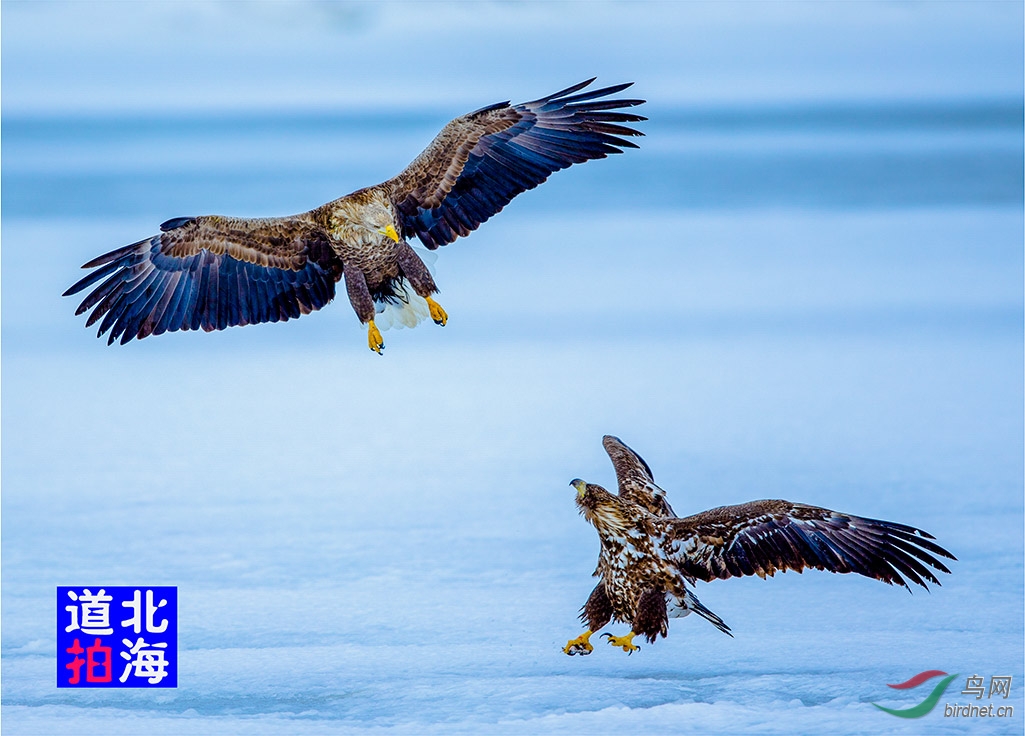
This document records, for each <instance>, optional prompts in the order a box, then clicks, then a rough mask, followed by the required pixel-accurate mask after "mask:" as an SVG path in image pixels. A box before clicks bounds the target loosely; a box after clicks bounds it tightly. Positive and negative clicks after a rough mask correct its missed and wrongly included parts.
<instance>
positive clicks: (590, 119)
mask: <svg viewBox="0 0 1025 736" xmlns="http://www.w3.org/2000/svg"><path fill="white" fill-rule="evenodd" d="M593 81H594V79H589V80H587V81H585V82H581V83H580V84H575V85H573V86H572V87H569V88H567V89H564V90H562V91H561V92H556V93H555V94H552V95H548V96H547V97H542V98H541V99H539V100H534V101H533V102H524V103H522V104H519V105H511V104H509V103H508V102H499V103H497V104H495V105H489V106H487V107H483V108H481V109H480V110H477V111H476V112H471V113H470V114H468V115H463V116H462V117H458V118H456V119H455V120H453V121H452V122H450V123H449V124H448V125H446V126H445V127H444V128H443V129H442V131H441V132H440V133H439V134H438V136H437V137H436V138H435V139H434V141H433V142H432V143H431V144H430V145H429V146H428V147H427V148H426V150H424V151H423V153H421V154H420V155H419V156H417V158H416V159H415V160H414V161H413V163H411V164H410V165H409V166H408V167H407V168H406V170H405V171H403V172H402V173H401V174H399V175H398V176H396V177H395V178H393V179H389V180H388V181H386V182H384V183H383V184H378V185H377V186H373V187H368V188H366V189H360V190H358V191H355V192H353V193H352V194H349V195H346V196H344V197H342V198H341V199H336V200H334V201H333V202H328V203H327V204H325V205H323V206H321V207H318V208H316V209H314V210H310V211H309V212H305V213H302V214H299V215H293V216H291V217H275V218H261V219H243V218H238V217H221V216H219V215H203V216H199V217H176V218H174V219H171V220H168V221H166V222H165V223H163V224H162V225H161V226H160V230H161V233H160V234H159V235H154V236H153V237H150V238H146V239H145V240H140V241H139V242H138V243H133V244H132V245H127V246H125V247H123V248H118V249H117V250H114V251H111V252H110V253H107V254H106V255H102V256H100V257H99V258H95V259H93V260H91V261H89V262H88V263H86V264H85V265H84V266H83V268H89V269H95V270H94V271H92V272H91V273H90V274H89V275H87V276H86V277H85V278H83V279H82V280H81V281H79V282H78V283H76V284H75V285H74V286H72V287H71V288H70V289H68V290H67V291H66V292H64V296H70V295H72V294H77V293H78V292H80V291H82V290H84V289H87V288H90V287H93V288H92V290H91V291H90V292H89V294H88V296H86V297H85V299H84V300H83V301H82V303H81V304H80V305H79V307H78V310H77V312H76V314H82V313H84V312H86V311H88V310H90V309H91V310H92V312H91V313H90V314H89V317H88V319H87V320H86V326H87V327H88V326H90V325H93V324H95V323H96V322H99V323H100V326H99V332H98V333H97V337H100V336H102V335H104V334H105V333H107V332H108V331H109V332H110V335H109V337H108V339H107V344H108V345H109V344H112V343H113V342H114V341H115V340H118V339H120V341H121V344H124V343H126V342H129V341H130V340H132V339H133V338H140V339H141V338H144V337H147V336H149V335H159V334H161V333H163V332H174V331H175V330H198V329H203V330H205V331H207V332H210V331H212V330H223V329H224V328H225V327H231V326H233V325H248V324H258V323H261V322H278V321H279V320H280V321H286V320H288V319H291V318H295V317H298V316H299V315H302V314H307V313H309V312H312V311H314V310H316V309H320V308H321V307H323V306H324V305H325V304H327V303H328V302H330V301H331V300H332V299H333V298H334V296H335V284H336V283H337V282H338V281H341V280H342V279H343V278H344V279H345V291H346V293H347V294H348V296H349V302H350V303H351V304H352V308H353V310H354V311H355V312H356V316H357V317H359V319H360V322H362V323H363V324H366V325H367V328H368V332H367V340H368V343H369V345H370V349H371V350H374V351H376V352H377V353H379V354H380V352H381V349H382V348H383V347H384V341H383V339H382V338H381V331H380V328H379V327H378V325H377V324H375V317H377V316H378V315H379V314H380V315H382V317H381V323H382V324H381V328H383V329H387V328H388V326H389V325H390V324H392V323H397V324H399V325H406V326H409V327H412V326H415V325H416V324H418V323H419V322H420V321H421V320H422V319H424V318H426V317H427V316H430V317H431V318H432V319H433V320H434V322H436V323H437V324H439V325H444V324H445V322H446V321H447V319H448V315H447V314H446V312H445V310H444V309H442V308H441V306H440V305H439V304H438V303H437V302H436V301H435V300H434V299H433V295H434V294H436V293H438V287H437V286H436V285H435V283H434V279H433V277H432V276H431V273H430V271H429V270H428V268H427V266H426V265H425V264H424V262H423V260H422V259H421V258H420V256H419V255H417V253H416V252H415V251H414V250H413V248H412V247H411V246H410V245H409V243H408V242H407V240H408V239H410V238H412V237H414V236H415V237H416V238H418V239H419V240H420V242H421V243H422V244H423V245H424V246H426V247H427V248H429V249H430V250H434V249H436V248H438V247H439V246H442V245H447V244H449V243H451V242H453V241H454V240H455V239H456V238H457V237H459V236H465V235H469V234H470V232H472V231H473V230H476V229H477V227H478V226H479V225H480V224H481V223H482V222H485V221H486V220H487V219H488V218H490V217H491V216H492V215H494V214H496V213H497V212H500V211H501V210H502V208H503V207H505V205H507V204H508V203H509V202H510V201H511V200H512V198H513V197H515V196H516V195H517V194H519V193H520V192H523V191H526V190H527V189H533V188H534V187H536V186H537V185H538V184H540V183H541V182H543V181H545V180H546V179H547V178H548V176H549V175H550V174H552V172H554V171H558V170H560V169H564V168H566V167H568V166H571V165H572V164H578V163H583V162H584V161H589V160H591V159H598V158H605V157H606V156H608V155H609V154H612V153H622V152H623V151H622V149H623V148H636V147H637V146H636V144H634V143H632V142H630V141H628V140H625V139H624V138H623V136H637V135H642V134H641V133H640V132H639V131H637V130H634V129H633V128H631V127H628V126H626V125H623V123H633V122H640V121H643V120H645V119H646V118H644V117H642V116H640V115H634V114H632V113H627V112H621V111H620V109H621V108H629V107H634V106H636V105H640V104H642V103H643V102H644V100H632V99H609V96H610V95H614V94H616V93H618V92H621V91H622V90H624V89H626V88H627V87H629V86H630V84H618V85H615V86H613V87H605V88H603V89H596V90H591V91H587V92H580V90H582V89H584V88H585V87H587V86H588V85H590V84H591V82H593ZM578 92H579V94H576V93H578Z"/></svg>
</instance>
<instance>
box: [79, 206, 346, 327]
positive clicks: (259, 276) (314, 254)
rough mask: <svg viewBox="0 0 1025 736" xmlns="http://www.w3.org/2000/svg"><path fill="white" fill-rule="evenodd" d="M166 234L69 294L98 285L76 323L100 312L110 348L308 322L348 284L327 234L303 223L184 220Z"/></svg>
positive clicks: (124, 251) (108, 259)
mask: <svg viewBox="0 0 1025 736" xmlns="http://www.w3.org/2000/svg"><path fill="white" fill-rule="evenodd" d="M161 230H163V232H162V233H161V234H160V235H154V236H153V237H151V238H147V239H146V240H141V241H139V242H138V243H133V244H132V245H128V246H125V247H123V248H119V249H117V250H114V251H111V252H110V253H107V254H105V255H102V256H100V257H99V258H96V259H94V260H92V261H90V262H89V263H86V264H85V265H84V266H83V268H92V269H96V270H94V271H93V272H92V273H90V274H89V275H87V276H86V277H84V278H83V279H81V280H80V281H79V282H78V283H76V284H75V285H74V286H72V287H71V288H70V289H68V290H67V291H66V292H64V296H70V295H72V294H76V293H78V292H80V291H82V290H83V289H86V288H88V287H91V286H94V285H95V288H93V289H92V291H90V292H89V294H88V295H87V296H86V297H85V299H84V300H83V301H82V303H81V304H80V305H79V307H78V310H77V312H76V314H82V313H83V312H85V311H87V310H89V309H92V310H93V311H92V313H91V314H90V315H89V318H88V320H87V321H86V326H89V325H92V324H94V323H95V322H97V321H100V320H101V319H102V321H101V322H100V327H99V332H98V333H97V336H101V335H103V334H104V333H106V332H107V331H108V330H109V331H110V336H109V338H108V340H107V343H108V344H110V343H113V342H114V341H115V340H117V339H118V338H120V340H121V343H122V344H124V343H126V342H128V341H130V340H132V339H133V338H143V337H146V336H148V335H159V334H161V333H162V332H174V331H175V330H197V329H203V330H206V331H208V332H209V331H211V330H223V329H224V328H225V327H230V326H233V325H246V324H257V323H261V322H277V321H279V320H287V319H290V318H293V317H298V316H299V315H300V314H307V313H309V312H311V311H313V310H315V309H320V308H321V307H322V306H324V305H325V304H327V303H328V302H329V301H331V299H332V298H333V297H334V289H335V286H334V285H335V282H336V281H338V279H339V278H341V262H340V261H339V260H338V259H337V257H336V256H335V254H334V251H333V250H332V249H331V246H330V241H329V238H328V236H327V234H326V233H324V232H323V231H322V230H321V229H319V228H318V227H317V226H316V225H314V224H312V223H310V222H307V221H305V220H304V219H302V218H298V217H290V218H271V219H242V218H228V217H217V216H204V217H192V218H177V219H174V220H168V221H167V222H165V223H164V224H163V225H161ZM97 284H98V285H97Z"/></svg>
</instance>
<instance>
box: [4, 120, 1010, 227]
mask: <svg viewBox="0 0 1025 736" xmlns="http://www.w3.org/2000/svg"><path fill="white" fill-rule="evenodd" d="M644 112H645V113H646V114H648V115H649V116H650V117H651V118H652V120H651V121H650V122H649V123H647V124H644V125H643V126H642V127H643V130H644V132H645V133H646V135H647V137H646V138H645V139H644V141H643V146H642V150H640V151H637V152H631V153H630V155H629V156H628V157H625V159H624V160H623V161H620V162H617V165H616V166H615V167H609V166H591V167H585V168H584V169H582V170H581V171H575V172H574V176H573V178H572V179H568V178H564V177H555V178H554V179H553V181H552V183H551V184H550V185H549V186H548V187H547V188H548V189H551V188H554V189H555V190H556V191H555V192H553V193H551V194H549V196H547V197H529V198H528V199H527V200H526V202H529V204H527V203H524V204H523V205H522V206H523V207H529V208H530V209H531V210H534V211H540V210H542V209H559V210H565V209H566V208H575V209H578V210H586V209H589V208H591V207H594V206H600V207H608V206H613V205H614V206H616V207H619V208H629V209H638V208H639V209H650V208H673V209H690V208H703V209H707V208H730V207H787V206H798V207H830V208H844V207H883V208H892V207H909V206H911V207H921V206H937V205H1013V204H1016V203H1019V202H1020V201H1021V199H1022V194H1023V178H1022V176H1023V175H1022V167H1021V165H1020V163H1021V158H1022V153H1023V148H1022V138H1021V120H1022V105H1021V102H1020V101H1017V100H995V101H994V100H983V101H977V102H970V101H967V102H966V101H963V100H961V101H954V102H949V103H933V104H924V103H907V104H898V103H893V104H876V105H860V106H856V105H851V104H847V105H834V106H797V107H791V108H787V107H764V106H763V107H752V108H738V107H723V108H708V107H703V108H697V109H664V108H661V109H660V108H659V107H657V106H648V107H647V108H646V109H645V110H644ZM445 122H447V118H446V115H445V114H437V115H425V114H423V113H415V114H414V113H408V114H401V113H393V114H390V115H386V114H383V113H377V114H367V115H353V114H349V115H324V114H311V115H307V116H297V115H287V116H286V115H247V116H230V115H214V116H188V117H177V118H174V117H172V118H170V119H167V118H166V117H160V118H156V117H151V118H139V117H136V118H130V119H122V118H102V117H87V118H68V117H56V118H13V119H12V118H10V117H6V118H5V119H4V121H3V131H2V132H3V152H4V169H3V187H4V205H3V206H4V214H5V216H7V217H54V216H57V217H90V216H104V217H112V216H113V217H117V216H134V215H139V214H145V215H151V216H154V217H162V216H164V215H166V213H168V212H186V213H200V212H207V211H216V212H228V211H231V212H233V213H238V214H255V213H261V214H265V215H269V214H285V213H288V212H291V211H299V210H302V209H307V208H309V207H311V206H314V204H312V203H320V202H322V201H327V200H328V199H332V198H334V197H336V196H339V195H340V194H341V193H344V192H345V191H348V190H352V189H356V188H358V187H360V186H365V185H367V184H370V183H375V182H377V181H383V180H384V179H386V178H388V177H389V176H392V175H393V174H395V173H397V172H398V171H399V170H401V168H403V167H404V166H405V165H406V164H407V163H408V162H409V161H411V160H412V158H413V157H414V156H415V155H416V154H417V153H418V152H419V150H420V149H421V148H422V147H424V146H425V145H426V144H427V143H428V142H429V140H430V137H431V136H432V135H433V134H434V132H435V131H437V130H438V129H440V127H441V126H442V125H444V123H445ZM623 180H627V181H629V182H630V183H631V186H629V187H619V188H618V189H615V190H614V191H615V194H614V195H611V196H610V195H607V194H605V193H608V192H609V191H610V189H611V188H612V186H611V185H613V184H614V183H615V182H619V181H623ZM596 198H598V199H597V201H596ZM210 208H213V209H212V210H211V209H210ZM283 208H284V209H283Z"/></svg>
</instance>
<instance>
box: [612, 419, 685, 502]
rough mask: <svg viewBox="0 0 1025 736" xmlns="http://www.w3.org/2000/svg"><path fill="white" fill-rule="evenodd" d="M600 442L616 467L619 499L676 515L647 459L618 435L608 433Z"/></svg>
mask: <svg viewBox="0 0 1025 736" xmlns="http://www.w3.org/2000/svg"><path fill="white" fill-rule="evenodd" d="M601 443H602V445H603V446H604V447H605V452H607V453H608V454H609V459H610V460H612V467H613V468H615V470H616V481H617V482H618V483H619V497H620V498H622V499H625V500H627V501H630V502H631V503H635V504H637V505H639V506H642V507H643V508H644V509H646V510H647V511H648V512H649V513H652V514H655V515H656V516H668V517H675V516H676V514H675V513H673V508H672V507H671V506H670V505H669V502H668V501H667V500H666V492H665V491H663V490H662V489H661V488H659V487H658V486H657V485H656V484H655V477H654V476H653V475H652V473H651V468H650V467H648V464H647V463H646V462H644V458H642V457H641V456H640V455H638V454H637V453H636V452H634V451H633V450H632V449H631V448H630V447H628V446H627V445H626V444H625V443H624V442H623V441H622V440H621V439H619V438H618V437H613V436H612V435H608V434H607V435H605V436H604V437H602V440H601Z"/></svg>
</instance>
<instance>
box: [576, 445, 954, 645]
mask: <svg viewBox="0 0 1025 736" xmlns="http://www.w3.org/2000/svg"><path fill="white" fill-rule="evenodd" d="M602 443H603V444H604V445H605V450H606V451H607V452H608V454H609V457H610V458H612V464H613V466H614V467H615V469H616V478H617V480H618V482H619V494H618V495H617V494H614V493H610V492H609V491H607V490H605V489H604V488H602V487H601V486H598V485H594V484H592V483H586V482H584V481H582V480H579V479H578V480H574V481H573V482H572V483H571V485H572V486H574V487H575V488H576V489H577V499H576V502H577V507H578V508H579V509H580V513H581V514H583V516H584V518H586V519H587V520H588V521H589V522H590V523H591V524H593V525H594V528H595V529H597V530H598V537H599V539H600V540H601V552H600V555H599V558H598V569H597V570H596V571H595V573H594V574H595V576H600V578H601V580H600V581H599V583H598V585H597V586H595V588H594V590H593V591H592V592H591V595H590V597H589V598H588V599H587V603H585V604H584V607H583V608H582V609H581V611H582V612H581V616H580V618H581V620H582V621H583V622H584V623H585V624H586V625H587V631H585V632H584V633H583V634H581V635H580V636H578V637H577V638H575V639H571V640H570V641H569V642H567V644H566V646H565V647H564V648H563V651H564V652H565V653H566V654H570V655H573V654H590V653H591V651H592V650H593V647H592V645H591V643H590V641H589V639H590V637H591V635H592V634H593V633H594V632H596V631H598V630H599V629H601V628H603V627H604V626H605V625H606V624H608V623H609V621H611V620H613V619H615V620H616V621H618V622H622V623H628V624H630V627H631V630H630V632H629V633H628V634H627V635H626V636H611V635H609V634H605V636H607V637H608V638H609V643H610V644H612V645H613V646H617V647H622V649H623V651H624V652H628V653H631V654H632V653H633V652H635V651H637V650H638V649H639V648H640V647H638V646H637V645H636V644H634V643H633V639H634V637H635V636H637V635H639V634H640V635H643V636H644V637H646V638H647V639H648V641H650V642H654V641H655V639H656V638H657V637H658V636H659V635H660V634H661V635H662V636H663V637H664V636H666V635H667V634H668V632H669V619H670V618H682V617H683V616H687V615H688V614H690V613H691V612H694V613H697V614H698V615H700V616H702V617H703V618H705V619H707V620H708V621H710V622H711V623H712V624H714V625H715V626H716V627H717V628H718V629H719V630H720V631H722V632H723V633H725V634H729V635H730V636H732V634H731V633H730V629H729V627H728V626H727V625H726V624H725V623H724V622H723V621H722V619H720V618H719V617H718V616H716V615H715V614H714V613H712V612H711V611H709V610H708V609H707V608H705V607H704V606H703V605H701V603H700V601H698V599H697V597H696V596H695V595H694V593H693V592H692V591H691V590H690V588H688V587H687V586H688V585H691V586H693V584H694V582H695V581H696V580H704V581H706V582H707V581H710V580H715V579H726V578H730V577H740V576H743V575H758V576H759V577H761V578H765V576H766V575H768V576H769V577H772V576H773V574H775V573H776V572H777V571H780V572H786V571H787V570H796V571H797V572H801V571H802V570H804V568H806V567H811V568H815V569H817V570H828V571H829V572H842V573H846V572H856V573H858V574H860V575H865V576H866V577H870V578H875V579H876V580H882V581H883V582H884V583H888V584H891V585H892V584H893V583H897V584H898V585H903V586H904V587H905V588H907V589H908V590H911V588H910V586H909V585H908V581H910V582H912V583H915V584H917V585H921V586H922V587H923V588H926V589H928V586H927V585H926V581H929V582H931V583H935V584H936V585H939V584H940V582H939V580H937V579H936V576H935V575H933V573H932V571H931V570H930V569H929V568H930V567H932V568H935V569H936V570H939V571H942V572H945V573H949V572H950V571H949V570H948V569H947V568H946V567H944V565H943V563H942V562H940V561H939V560H938V559H936V557H935V556H934V555H937V556H940V557H946V558H948V559H951V560H953V559H956V558H955V557H954V556H953V555H952V554H950V553H949V552H947V550H945V549H943V548H942V547H940V546H939V545H938V544H936V543H935V542H932V541H930V540H932V539H933V538H934V537H932V536H931V535H930V534H927V533H926V532H924V531H922V530H921V529H916V528H914V527H911V526H905V525H904V524H895V523H893V522H889V521H879V520H877V519H865V518H862V517H860V516H851V515H849V514H842V513H839V512H837V511H830V510H829V509H823V508H819V507H817V506H807V505H805V504H799V503H791V502H790V501H752V502H750V503H744V504H740V505H738V506H722V507H720V508H716V509H711V510H710V511H705V512H703V513H700V514H695V515H694V516H688V517H686V518H683V519H681V518H678V517H677V516H676V515H675V514H674V513H673V510H672V508H670V506H669V503H668V502H667V501H666V499H665V491H663V490H662V489H661V488H659V487H658V486H657V485H655V480H654V477H653V476H652V473H651V469H650V468H649V467H648V464H647V463H645V462H644V460H643V459H641V457H640V455H638V454H637V453H636V452H634V451H633V450H631V449H630V448H629V447H627V446H626V445H625V444H623V443H622V442H621V441H620V440H619V439H618V438H616V437H611V436H606V437H604V438H603V439H602Z"/></svg>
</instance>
